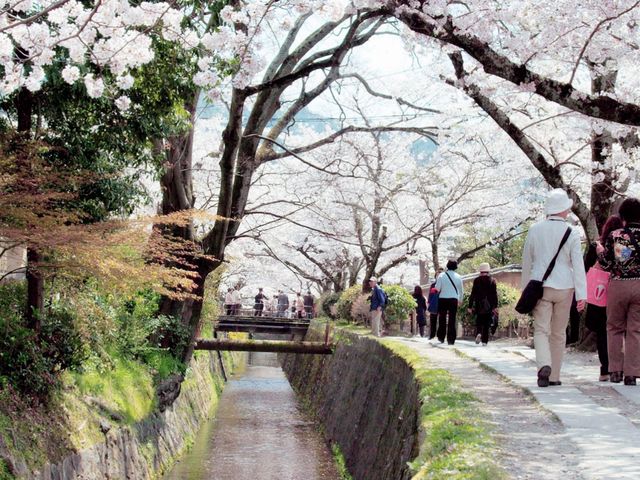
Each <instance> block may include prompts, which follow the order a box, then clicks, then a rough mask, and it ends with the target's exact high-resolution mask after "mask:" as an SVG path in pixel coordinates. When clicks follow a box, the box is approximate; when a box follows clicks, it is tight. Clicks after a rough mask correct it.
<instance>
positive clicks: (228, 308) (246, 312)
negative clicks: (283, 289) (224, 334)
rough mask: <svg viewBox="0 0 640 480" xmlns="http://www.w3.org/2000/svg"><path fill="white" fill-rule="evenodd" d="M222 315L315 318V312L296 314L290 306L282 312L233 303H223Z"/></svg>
mask: <svg viewBox="0 0 640 480" xmlns="http://www.w3.org/2000/svg"><path fill="white" fill-rule="evenodd" d="M221 314H222V315H225V316H227V317H232V316H236V317H279V318H291V319H294V318H315V316H316V315H315V312H313V311H311V312H307V311H303V312H302V316H298V313H297V312H293V311H291V308H289V309H287V310H285V311H284V312H278V310H277V309H276V310H274V309H272V308H268V309H267V308H263V309H262V310H260V309H258V308H255V307H247V306H244V305H243V306H240V307H238V306H235V305H224V309H223V311H222V312H221Z"/></svg>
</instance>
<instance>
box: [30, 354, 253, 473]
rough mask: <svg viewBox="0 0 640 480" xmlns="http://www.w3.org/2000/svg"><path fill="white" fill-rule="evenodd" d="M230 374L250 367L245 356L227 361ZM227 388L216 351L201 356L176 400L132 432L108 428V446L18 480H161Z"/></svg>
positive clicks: (105, 443) (227, 357)
mask: <svg viewBox="0 0 640 480" xmlns="http://www.w3.org/2000/svg"><path fill="white" fill-rule="evenodd" d="M224 359H225V360H224V363H225V370H226V372H227V373H230V372H231V371H233V369H234V367H237V366H238V365H241V364H243V363H244V362H245V354H244V353H237V354H233V355H225V356H224ZM223 383H224V379H223V374H222V369H221V366H220V361H219V358H218V355H217V353H216V352H206V353H204V352H203V353H200V354H198V355H197V356H196V358H194V360H193V361H192V363H191V366H190V369H189V373H188V374H187V378H186V380H185V381H184V382H183V385H182V391H181V394H180V396H179V397H178V398H177V399H176V401H175V402H174V403H173V404H172V405H171V406H170V407H168V408H167V409H166V410H165V411H163V412H159V411H156V412H154V413H153V414H152V415H150V416H149V417H147V418H145V419H144V420H142V421H141V422H138V423H137V424H135V425H133V426H131V427H114V428H108V426H106V428H105V430H106V431H105V432H104V441H103V442H100V443H97V444H95V445H93V446H91V447H89V448H86V449H84V450H82V451H79V452H77V453H75V454H72V455H69V456H67V457H66V458H64V459H63V460H62V461H60V462H57V463H49V464H46V465H45V466H44V467H43V468H42V469H41V470H39V471H36V472H25V474H24V475H19V476H18V478H26V479H30V480H31V479H34V480H35V479H37V480H99V479H123V480H124V479H127V480H148V479H153V478H158V477H159V476H160V475H161V474H162V473H163V472H164V471H166V470H167V469H169V468H170V467H171V466H172V465H173V463H174V462H175V460H176V458H177V457H179V455H180V454H181V453H182V452H183V451H184V450H185V449H186V448H187V447H188V446H189V445H190V442H191V441H192V440H193V438H194V437H195V435H196V433H197V432H198V430H199V428H200V424H201V422H203V421H205V420H206V419H207V418H209V416H210V415H211V414H212V412H213V411H214V409H215V407H216V406H217V402H218V397H219V394H220V391H221V389H222V385H223Z"/></svg>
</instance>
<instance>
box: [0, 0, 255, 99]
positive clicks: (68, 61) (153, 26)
mask: <svg viewBox="0 0 640 480" xmlns="http://www.w3.org/2000/svg"><path fill="white" fill-rule="evenodd" d="M174 5H175V4H174V3H168V2H158V3H151V2H141V3H138V2H133V1H130V0H95V2H94V3H93V4H90V3H86V2H85V3H81V2H79V1H77V0H67V1H65V2H55V3H54V1H53V0H44V1H39V2H37V3H36V2H32V1H31V0H13V2H12V4H11V5H8V6H7V8H4V9H3V10H2V12H1V13H0V97H5V96H8V95H11V94H12V93H14V92H15V91H17V90H18V89H20V88H23V87H24V88H27V89H29V90H30V91H32V92H37V91H39V90H40V89H41V88H42V86H43V84H44V83H45V82H46V81H47V77H48V73H47V72H48V70H50V69H57V68H59V69H60V75H61V77H62V79H63V80H64V81H65V82H67V83H69V84H74V83H76V82H81V83H82V84H84V86H85V88H86V92H87V95H88V96H89V97H92V98H98V97H101V96H103V95H109V96H111V97H113V98H114V99H115V98H117V101H116V105H117V106H118V107H119V108H120V109H121V110H123V111H126V110H128V109H129V107H130V105H131V101H130V99H129V98H127V96H126V90H128V89H129V88H131V87H132V86H133V84H134V76H135V72H134V71H135V69H136V68H138V67H141V66H143V65H145V64H147V63H149V62H151V61H152V60H153V59H154V55H155V54H154V48H153V39H154V36H160V37H161V38H163V39H164V40H166V41H169V42H174V43H176V44H177V45H179V46H180V47H181V48H183V49H185V50H186V51H190V52H192V53H193V55H194V57H195V58H197V59H198V60H197V64H198V67H199V71H198V72H197V73H196V74H195V76H194V78H193V82H194V83H195V85H197V86H198V87H201V88H203V89H205V90H212V89H215V88H216V87H217V85H218V84H219V82H220V79H219V77H218V72H217V70H216V65H217V60H220V59H222V60H225V59H232V58H241V59H242V60H243V61H242V62H241V66H240V68H239V70H238V72H237V74H236V79H237V80H236V82H237V84H238V85H246V84H247V83H248V82H249V81H250V80H251V79H252V78H253V75H255V73H257V72H258V71H259V70H260V69H261V68H262V66H263V62H262V61H261V60H260V58H259V56H257V55H254V54H251V53H250V49H249V42H250V41H251V40H252V38H253V36H254V35H255V34H256V32H258V31H259V29H260V28H261V25H260V23H261V20H263V19H264V17H265V12H266V11H267V10H268V8H267V5H268V2H266V1H265V2H252V3H251V4H249V5H248V6H247V8H245V9H241V10H233V9H231V8H230V7H227V8H225V9H224V10H223V12H222V15H221V17H222V19H223V20H224V21H225V22H227V24H226V25H223V26H221V27H220V28H216V29H208V28H207V26H206V25H205V24H204V23H203V24H202V25H193V23H188V22H185V21H184V20H185V17H186V16H187V15H189V14H190V13H192V12H187V11H184V10H179V9H177V8H176V7H174ZM206 20H207V21H208V19H206ZM187 23H188V24H189V25H192V26H190V27H188V28H187V27H185V26H184V25H185V24H187ZM132 73H133V74H134V75H132ZM208 96H209V97H211V98H213V97H215V93H214V92H209V95H208Z"/></svg>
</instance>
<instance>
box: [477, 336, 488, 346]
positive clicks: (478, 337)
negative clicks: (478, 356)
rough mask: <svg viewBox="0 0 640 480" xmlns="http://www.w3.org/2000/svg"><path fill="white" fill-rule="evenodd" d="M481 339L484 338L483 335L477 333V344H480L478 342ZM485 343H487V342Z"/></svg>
mask: <svg viewBox="0 0 640 480" xmlns="http://www.w3.org/2000/svg"><path fill="white" fill-rule="evenodd" d="M481 339H482V335H480V334H477V335H476V345H478V344H479V343H480V340H481ZM485 345H486V343H485Z"/></svg>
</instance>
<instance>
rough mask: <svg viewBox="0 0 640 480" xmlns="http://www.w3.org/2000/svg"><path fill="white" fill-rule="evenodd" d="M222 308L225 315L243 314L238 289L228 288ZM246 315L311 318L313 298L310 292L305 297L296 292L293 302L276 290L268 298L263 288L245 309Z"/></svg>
mask: <svg viewBox="0 0 640 480" xmlns="http://www.w3.org/2000/svg"><path fill="white" fill-rule="evenodd" d="M224 308H225V312H226V314H227V315H229V316H231V315H241V314H243V308H242V296H241V294H240V291H239V289H235V288H229V289H228V290H227V293H226V295H225V298H224ZM247 310H248V311H249V312H248V313H247V315H253V316H256V317H262V316H267V317H279V318H313V317H314V315H315V297H314V296H313V295H312V294H311V292H310V291H307V293H306V294H305V295H302V293H301V292H297V293H296V295H295V297H294V298H293V300H291V301H289V296H288V295H287V294H286V293H284V291H283V290H278V293H277V294H276V295H273V296H272V297H269V296H268V295H266V294H265V293H264V289H263V288H259V289H258V293H257V295H256V296H255V297H254V298H253V305H252V307H251V308H249V309H247Z"/></svg>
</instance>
